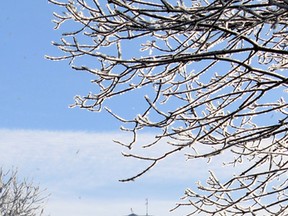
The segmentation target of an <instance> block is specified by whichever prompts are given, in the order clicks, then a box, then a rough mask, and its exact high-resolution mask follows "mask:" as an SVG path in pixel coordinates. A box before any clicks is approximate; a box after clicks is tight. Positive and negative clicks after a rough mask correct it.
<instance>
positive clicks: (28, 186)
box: [0, 169, 47, 216]
mask: <svg viewBox="0 0 288 216" xmlns="http://www.w3.org/2000/svg"><path fill="white" fill-rule="evenodd" d="M42 192H43V191H42ZM42 195H43V194H42V193H41V191H40V189H39V187H36V186H33V183H28V182H27V181H22V182H20V181H19V179H18V178H17V172H16V171H14V170H12V171H8V172H6V173H5V172H4V171H3V170H2V169H0V215H1V216H36V215H37V216H40V215H43V211H44V209H43V208H42V204H43V202H44V201H45V200H46V198H47V197H46V196H42Z"/></svg>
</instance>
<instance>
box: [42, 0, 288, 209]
mask: <svg viewBox="0 0 288 216" xmlns="http://www.w3.org/2000/svg"><path fill="white" fill-rule="evenodd" d="M49 2H51V3H53V4H55V5H57V6H59V7H61V8H62V11H63V13H60V12H59V13H55V14H54V15H55V17H56V20H55V21H54V22H55V24H56V26H55V28H56V29H58V28H60V27H63V28H64V31H65V33H64V34H63V37H62V39H61V42H54V43H53V44H54V45H55V46H56V47H58V48H59V49H60V50H61V51H62V52H63V53H65V54H64V55H63V56H60V57H47V58H48V59H51V60H69V61H70V62H69V63H70V65H71V67H72V68H73V69H75V70H78V71H85V72H87V73H90V74H92V75H93V76H94V80H93V81H92V82H93V83H94V84H95V89H94V90H93V93H89V94H88V95H87V96H76V97H75V105H74V106H78V107H80V108H84V109H87V110H90V111H101V110H102V106H104V108H105V109H106V110H107V111H108V112H109V113H110V114H112V115H113V116H114V117H115V118H116V119H118V120H120V121H121V122H123V124H124V125H125V127H122V128H121V129H122V130H123V131H125V132H131V133H132V135H133V138H132V141H131V142H130V143H123V142H121V141H116V142H117V143H119V144H121V145H123V146H126V147H127V148H128V151H130V152H129V153H127V154H124V156H126V157H134V158H136V159H141V160H145V161H149V162H151V164H150V166H148V167H147V169H144V170H143V171H140V172H139V174H136V175H135V176H133V177H131V178H127V179H125V180H122V181H130V180H134V179H136V178H138V177H140V176H141V175H143V174H145V173H146V172H147V171H148V170H150V169H151V168H153V167H154V166H155V165H156V164H157V163H158V162H160V161H162V160H165V158H167V157H169V156H171V155H173V154H174V153H176V152H178V151H181V152H183V154H185V155H186V156H187V158H188V159H189V160H192V161H195V160H197V159H199V158H208V159H212V158H215V157H217V160H221V157H219V155H224V154H225V155H230V156H231V157H233V158H234V159H232V161H225V158H226V157H223V159H222V160H223V162H226V164H230V165H233V166H236V167H237V169H236V168H235V169H234V170H235V174H234V175H232V174H231V176H230V179H228V180H227V179H225V180H224V179H221V177H217V176H216V174H215V173H214V172H213V170H211V171H210V176H209V177H208V179H207V182H206V183H205V184H199V185H198V191H193V190H191V189H187V190H186V192H185V197H184V198H185V199H184V200H186V201H187V202H185V201H183V203H180V204H179V205H178V206H177V207H179V206H182V205H184V206H185V205H189V206H191V214H190V215H193V214H195V215H197V214H200V213H203V214H205V215H214V214H216V213H217V214H219V215H236V214H239V215H243V214H246V213H247V214H261V215H267V214H268V215H285V213H286V214H287V211H288V210H287V206H288V194H287V187H288V180H287V174H285V173H286V172H287V169H288V165H287V163H288V160H287V158H288V151H287V150H288V149H287V147H288V138H287V125H288V104H287V99H288V98H287V87H288V78H287V68H288V48H287V47H288V36H287V35H288V29H287V23H288V2H287V0H266V1H265V0H263V1H256V0H247V1H241V0H228V1H227V0H216V1H210V0H208V1H204V0H203V1H202V0H195V1H186V0H182V1H181V0H178V1H176V0H175V1H172V0H171V1H169V0H123V1H120V0H109V1H105V0H103V1H97V0H86V1H85V0H74V1H73V0H72V1H68V2H67V3H64V2H57V1H54V0H49ZM71 23H72V25H71ZM67 29H69V30H68V31H67ZM130 93H131V94H135V95H136V94H137V97H138V98H139V95H142V96H143V97H142V98H143V100H144V101H145V102H146V108H145V109H143V110H137V113H135V116H134V117H132V118H125V117H123V116H125V114H123V113H122V114H121V113H120V114H118V113H117V109H114V110H112V109H111V107H107V105H106V101H107V99H111V98H117V97H119V98H121V97H122V96H123V95H125V94H130ZM139 100H140V99H139ZM137 103H138V101H135V104H137ZM116 113H117V114H116ZM150 129H152V130H153V132H154V133H156V136H155V140H154V141H153V142H152V143H137V136H138V135H139V134H140V131H149V130H150ZM150 131H151V130H150ZM160 143H162V144H163V143H166V146H168V147H167V148H164V149H163V152H162V154H161V155H159V156H156V157H154V156H152V155H155V154H152V151H153V148H154V147H157V146H158V145H160ZM136 144H137V145H143V146H142V147H143V148H144V150H145V151H144V152H145V153H144V154H143V155H138V154H135V152H134V151H133V149H134V148H135V146H136ZM167 149H168V150H167ZM166 150H167V151H166Z"/></svg>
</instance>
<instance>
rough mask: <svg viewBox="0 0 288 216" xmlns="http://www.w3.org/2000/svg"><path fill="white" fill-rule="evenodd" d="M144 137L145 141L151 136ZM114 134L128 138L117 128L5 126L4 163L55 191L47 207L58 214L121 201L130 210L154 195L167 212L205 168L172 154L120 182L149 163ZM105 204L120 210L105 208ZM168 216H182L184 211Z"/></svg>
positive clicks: (0, 150) (90, 211)
mask: <svg viewBox="0 0 288 216" xmlns="http://www.w3.org/2000/svg"><path fill="white" fill-rule="evenodd" d="M121 136H122V137H121ZM145 136H146V137H145V139H146V140H147V139H149V136H150V137H152V135H151V134H150V135H149V134H147V135H145ZM114 137H121V138H122V140H123V138H124V139H126V138H125V137H123V135H122V134H117V133H112V132H109V133H90V132H89V133H88V132H69V131H68V132H67V131H66V132H63V131H41V130H8V129H0V163H1V164H2V167H3V168H4V169H10V168H11V167H17V169H18V171H19V175H20V177H23V178H28V179H33V181H34V182H35V183H39V184H40V186H41V187H42V188H47V191H48V192H49V193H51V194H52V195H51V197H50V199H49V200H50V201H49V202H48V203H47V209H48V210H49V211H48V213H49V212H50V213H51V215H54V216H58V215H71V216H72V215H85V216H86V215H87V216H89V215H91V216H92V215H100V212H103V214H102V213H101V215H105V216H112V215H116V213H117V212H119V211H117V208H120V207H119V206H123V207H122V208H121V209H122V210H123V212H124V211H129V209H130V208H131V207H132V208H133V206H140V204H137V203H141V202H144V203H145V198H146V197H149V199H152V200H154V201H153V205H154V206H155V205H156V207H155V208H154V215H155V216H161V215H163V216H164V215H165V216H166V215H167V214H168V210H169V209H170V208H173V207H174V204H175V203H176V202H177V201H179V200H178V198H179V197H180V196H182V194H183V191H184V189H185V187H186V186H189V185H187V184H189V183H190V184H191V185H192V184H193V182H191V176H193V175H195V172H196V171H197V172H202V171H200V170H203V169H200V167H199V166H201V164H196V165H195V164H194V165H192V166H190V167H189V166H185V164H186V165H189V164H188V163H186V162H185V160H184V157H179V158H171V159H168V160H167V161H165V162H163V163H162V164H160V165H159V166H157V167H156V168H155V169H154V170H152V171H150V172H149V173H147V175H145V176H143V177H142V178H140V179H138V180H137V181H135V182H131V183H119V182H118V180H119V179H122V178H126V177H130V176H131V175H133V174H136V173H137V171H140V170H141V169H142V168H144V166H143V163H142V162H141V161H135V160H129V159H126V158H124V157H123V156H122V155H121V151H122V150H123V148H122V147H120V146H119V145H117V144H115V143H114V142H113V141H112V138H114ZM191 170H192V171H191ZM198 174H199V173H198ZM85 200H86V201H87V202H86V201H85ZM99 200H100V201H99ZM89 203H91V205H90V204H89ZM92 203H102V204H98V205H96V204H95V205H94V204H92ZM156 203H158V204H156ZM160 203H162V204H161V206H160ZM165 203H166V204H165ZM143 205H144V204H143ZM61 206H62V207H63V208H62V207H61ZM128 207H129V208H128ZM73 209H74V210H73ZM106 209H108V210H112V209H113V211H115V213H113V214H112V213H111V214H108V213H105V211H106ZM70 211H71V212H70ZM73 212H74V214H72V213H73ZM76 212H77V214H76ZM79 212H80V213H79ZM81 212H82V213H81ZM95 212H96V213H95ZM161 212H162V213H161ZM164 212H166V213H165V214H164ZM128 213H129V212H128ZM121 214H122V213H121ZM169 215H179V211H178V212H175V213H171V214H169Z"/></svg>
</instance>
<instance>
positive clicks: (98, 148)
mask: <svg viewBox="0 0 288 216" xmlns="http://www.w3.org/2000/svg"><path fill="white" fill-rule="evenodd" d="M1 7H2V12H1V13H0V38H1V41H0V48H1V54H0V56H1V58H0V62H1V69H0V75H1V79H0V95H1V96H0V98H1V106H0V135H1V136H0V149H1V151H0V164H1V165H2V167H3V168H4V169H6V170H7V169H10V168H12V167H18V170H19V176H20V177H21V178H22V177H25V178H28V179H33V181H34V182H35V183H36V184H40V186H41V187H42V188H47V192H49V193H51V194H52V195H51V196H50V199H49V201H48V203H47V204H46V207H45V208H46V213H47V214H51V215H52V216H60V215H61V216H63V215H70V216H73V215H75V216H76V215H77V216H79V215H83V216H92V215H103V216H116V215H125V214H128V213H130V208H133V210H134V211H135V212H136V213H139V214H144V213H145V199H146V198H149V200H150V213H151V214H153V215H155V216H167V215H183V214H184V212H185V211H186V210H184V209H183V210H179V211H177V212H174V213H171V214H168V210H169V209H170V208H173V207H174V204H175V202H178V201H179V198H180V197H181V196H182V195H183V192H184V189H185V187H187V186H192V185H193V184H194V182H195V181H196V180H197V179H198V177H199V176H201V175H204V173H203V172H202V171H203V170H204V169H203V164H204V163H203V164H189V166H188V165H187V163H186V162H185V161H184V157H177V158H172V159H171V160H168V161H167V162H165V163H163V164H160V165H159V166H158V167H157V168H156V169H154V170H153V171H151V172H149V173H148V174H147V175H146V176H144V177H143V178H141V179H139V180H138V181H136V182H131V183H119V182H118V179H121V178H125V177H130V176H131V175H132V174H135V173H136V172H137V171H139V170H141V167H143V164H142V163H137V162H135V161H131V160H127V159H124V158H123V157H122V156H121V151H122V150H123V149H121V148H120V147H119V146H117V145H116V144H114V143H113V142H112V138H113V137H117V136H123V134H122V135H121V134H120V133H119V131H118V127H119V126H120V124H119V122H117V121H115V119H113V118H112V117H111V116H110V115H108V114H107V113H100V114H99V113H98V114H96V113H91V112H88V111H85V110H80V109H77V108H75V109H69V108H68V106H69V105H70V104H72V103H73V97H74V95H76V94H80V95H84V94H86V93H87V92H88V91H90V90H91V86H90V85H89V80H91V77H89V75H87V74H84V73H81V72H76V71H72V70H71V69H70V68H69V66H68V64H67V62H56V63H55V62H51V61H48V60H46V59H45V58H44V56H45V55H46V54H48V55H52V56H53V55H57V54H59V53H58V51H57V50H56V48H55V47H53V46H52V45H51V41H52V40H58V39H59V38H60V35H59V32H56V31H53V27H54V24H53V23H52V22H51V20H52V19H53V16H52V13H53V10H55V6H53V5H50V4H48V3H47V1H46V0H38V1H32V0H28V1H16V0H10V1H4V2H2V5H1ZM117 102H118V101H115V102H114V105H116V106H118V104H117ZM146 136H147V137H146V138H145V139H149V134H147V135H146ZM124 139H125V137H124ZM200 170H202V171H201V172H200ZM196 173H197V174H196Z"/></svg>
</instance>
